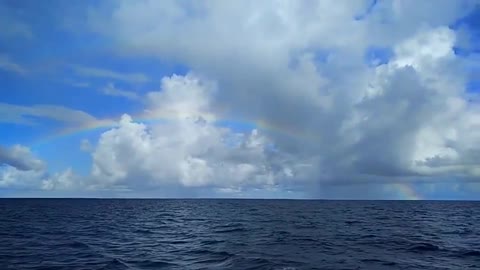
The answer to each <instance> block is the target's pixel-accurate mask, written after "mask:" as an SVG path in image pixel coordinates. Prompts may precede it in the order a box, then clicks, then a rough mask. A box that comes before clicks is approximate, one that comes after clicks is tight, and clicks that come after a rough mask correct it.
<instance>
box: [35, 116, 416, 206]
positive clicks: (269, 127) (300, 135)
mask: <svg viewBox="0 0 480 270" xmlns="http://www.w3.org/2000/svg"><path fill="white" fill-rule="evenodd" d="M118 118H119V117H117V119H114V118H110V119H103V120H96V121H92V122H89V123H86V124H83V125H80V126H76V127H70V128H66V129H62V130H60V131H57V132H55V133H53V134H51V135H49V136H47V137H43V138H41V140H40V141H37V142H36V143H34V145H38V144H45V143H49V142H52V141H55V140H56V139H59V138H63V137H69V136H73V135H79V134H88V133H89V132H93V131H103V130H107V129H111V128H115V127H118V125H119V123H118V122H119V121H118ZM176 119H178V115H176V116H173V115H171V114H170V115H167V114H158V113H156V114H141V115H133V116H132V120H133V121H135V122H138V123H165V122H169V121H173V120H176ZM219 121H221V120H218V121H217V122H219ZM225 121H226V120H225ZM229 121H231V120H229ZM232 122H234V123H235V122H236V123H248V124H253V125H254V126H255V127H256V128H258V129H260V130H263V131H266V132H273V133H277V134H282V135H285V136H288V137H291V138H294V139H297V140H299V139H300V140H307V141H315V140H316V139H318V137H317V136H318V135H310V134H306V133H304V132H299V131H298V130H293V129H289V128H286V127H283V126H279V125H275V124H271V123H268V122H266V121H263V120H257V121H232ZM390 186H391V187H392V188H393V191H394V192H395V193H396V194H397V195H398V196H399V199H401V200H422V199H423V198H422V196H421V195H420V194H419V193H418V192H417V191H416V190H415V189H414V187H413V186H411V185H410V184H408V183H395V184H392V185H390Z"/></svg>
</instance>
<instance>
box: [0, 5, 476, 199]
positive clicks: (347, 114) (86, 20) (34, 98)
mask: <svg viewBox="0 0 480 270" xmlns="http://www.w3.org/2000/svg"><path fill="white" fill-rule="evenodd" d="M479 29H480V1H476V0H475V1H474V0H423V1H413V0H390V1H389V0H358V1H357V0H321V1H320V0H319V1H301V0H298V1H297V0H290V1H289V0H282V1H280V0H278V1H274V0H271V1H270V0H266V1H250V0H245V1H221V0H205V1H169V0H165V1H150V0H135V1H133V0H118V1H114V0H107V1H92V0H88V1H79V0H74V1H60V0H48V1H8V0H1V1H0V197H122V198H123V197H125V198H131V197H141V198H144V197H145V198H171V197H182V198H183V197H192V198H196V197H214V198H294V199H400V200H422V199H438V200H444V199H445V200H447V199H448V200H478V199H480V103H479V102H480V98H479V93H480V30H479Z"/></svg>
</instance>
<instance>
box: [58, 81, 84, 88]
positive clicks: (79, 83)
mask: <svg viewBox="0 0 480 270" xmlns="http://www.w3.org/2000/svg"><path fill="white" fill-rule="evenodd" d="M63 82H64V83H66V84H68V85H71V86H73V87H77V88H86V87H89V86H90V83H89V82H84V81H75V80H71V79H65V80H63Z"/></svg>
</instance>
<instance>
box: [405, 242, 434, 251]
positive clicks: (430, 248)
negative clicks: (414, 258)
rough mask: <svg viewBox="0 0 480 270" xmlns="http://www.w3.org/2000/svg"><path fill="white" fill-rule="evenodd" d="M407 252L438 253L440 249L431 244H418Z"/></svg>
mask: <svg viewBox="0 0 480 270" xmlns="http://www.w3.org/2000/svg"><path fill="white" fill-rule="evenodd" d="M408 250H409V251H415V252H422V251H438V250H440V247H439V246H437V245H434V244H431V243H418V244H415V245H413V246H411V247H410V248H408Z"/></svg>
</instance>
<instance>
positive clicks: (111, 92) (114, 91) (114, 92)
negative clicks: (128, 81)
mask: <svg viewBox="0 0 480 270" xmlns="http://www.w3.org/2000/svg"><path fill="white" fill-rule="evenodd" d="M101 92H102V93H103V94H105V95H108V96H114V97H124V98H127V99H131V100H137V99H139V98H140V96H139V95H138V94H137V93H135V92H133V91H127V90H121V89H118V88H116V87H115V85H114V84H113V83H109V84H107V86H105V87H104V88H102V89H101Z"/></svg>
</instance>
